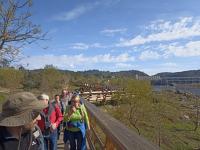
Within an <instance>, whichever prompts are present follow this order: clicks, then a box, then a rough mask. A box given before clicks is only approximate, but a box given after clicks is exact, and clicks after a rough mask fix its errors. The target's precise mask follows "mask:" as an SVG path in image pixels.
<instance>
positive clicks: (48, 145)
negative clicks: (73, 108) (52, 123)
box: [44, 129, 58, 150]
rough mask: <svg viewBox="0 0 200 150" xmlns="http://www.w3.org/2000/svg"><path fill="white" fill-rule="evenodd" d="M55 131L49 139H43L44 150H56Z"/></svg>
mask: <svg viewBox="0 0 200 150" xmlns="http://www.w3.org/2000/svg"><path fill="white" fill-rule="evenodd" d="M57 136H58V134H57V129H56V130H54V131H53V132H52V133H51V134H50V137H44V149H45V150H57Z"/></svg>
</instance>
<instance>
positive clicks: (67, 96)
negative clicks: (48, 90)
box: [60, 89, 72, 111]
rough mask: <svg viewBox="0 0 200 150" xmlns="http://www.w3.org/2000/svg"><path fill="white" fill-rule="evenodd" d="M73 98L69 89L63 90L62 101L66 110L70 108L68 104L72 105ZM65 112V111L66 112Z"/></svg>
mask: <svg viewBox="0 0 200 150" xmlns="http://www.w3.org/2000/svg"><path fill="white" fill-rule="evenodd" d="M71 98H72V93H71V92H69V91H68V90H67V89H63V90H62V93H61V96H60V100H61V102H62V103H63V105H64V109H65V108H66V107H67V106H68V104H69V103H70V101H71ZM64 111H65V110H64Z"/></svg>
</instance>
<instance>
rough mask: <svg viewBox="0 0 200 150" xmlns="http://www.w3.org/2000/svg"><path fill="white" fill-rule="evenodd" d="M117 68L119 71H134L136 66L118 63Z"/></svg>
mask: <svg viewBox="0 0 200 150" xmlns="http://www.w3.org/2000/svg"><path fill="white" fill-rule="evenodd" d="M115 66H116V68H117V69H120V70H121V69H122V70H123V69H133V68H135V66H134V65H132V64H129V63H117V64H116V65H115Z"/></svg>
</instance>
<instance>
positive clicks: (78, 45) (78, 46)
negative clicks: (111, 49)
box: [70, 43, 105, 50]
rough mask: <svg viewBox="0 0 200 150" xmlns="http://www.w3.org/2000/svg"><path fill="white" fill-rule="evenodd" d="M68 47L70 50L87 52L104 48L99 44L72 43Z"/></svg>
mask: <svg viewBox="0 0 200 150" xmlns="http://www.w3.org/2000/svg"><path fill="white" fill-rule="evenodd" d="M71 45H72V46H70V48H71V49H79V50H87V49H89V48H105V46H103V45H101V44H100V43H93V44H86V43H73V44H71Z"/></svg>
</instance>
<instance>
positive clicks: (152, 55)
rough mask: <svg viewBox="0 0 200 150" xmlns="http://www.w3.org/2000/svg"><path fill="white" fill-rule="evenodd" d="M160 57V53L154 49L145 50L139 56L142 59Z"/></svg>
mask: <svg viewBox="0 0 200 150" xmlns="http://www.w3.org/2000/svg"><path fill="white" fill-rule="evenodd" d="M158 58H160V54H158V53H157V52H154V51H143V52H142V53H141V55H140V56H139V59H140V60H152V59H158Z"/></svg>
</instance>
